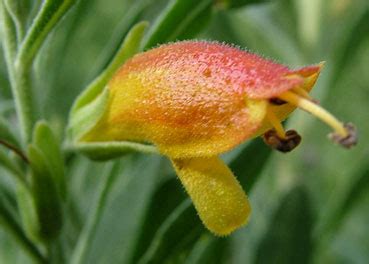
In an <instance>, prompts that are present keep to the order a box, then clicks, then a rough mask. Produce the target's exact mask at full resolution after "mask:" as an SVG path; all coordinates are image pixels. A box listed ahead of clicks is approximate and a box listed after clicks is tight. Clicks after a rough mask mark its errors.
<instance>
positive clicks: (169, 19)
mask: <svg viewBox="0 0 369 264" xmlns="http://www.w3.org/2000/svg"><path fill="white" fill-rule="evenodd" d="M212 3H213V1H212V0H172V1H170V2H169V4H168V6H167V7H166V8H165V9H164V10H163V12H162V13H161V15H160V16H159V17H158V18H157V20H156V22H155V24H153V26H152V27H151V28H150V31H149V32H148V34H147V36H146V37H145V41H144V44H143V49H144V50H146V49H149V48H151V47H153V46H155V45H157V44H161V43H164V42H167V41H173V40H176V39H177V38H179V36H180V35H181V34H182V33H185V32H187V34H188V30H189V29H190V27H192V28H191V29H196V28H193V26H194V25H196V24H199V23H204V21H203V17H204V14H205V13H207V12H208V11H206V10H209V9H211V7H212ZM204 12H205V13H204ZM209 12H210V11H209ZM197 28H201V26H200V25H197ZM185 34H186V33H185Z"/></svg>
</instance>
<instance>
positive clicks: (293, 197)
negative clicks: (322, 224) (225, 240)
mask: <svg viewBox="0 0 369 264" xmlns="http://www.w3.org/2000/svg"><path fill="white" fill-rule="evenodd" d="M312 222H313V213H312V209H311V205H310V201H309V197H308V195H307V193H306V190H305V189H304V188H303V187H296V188H294V189H292V190H291V191H290V192H289V193H287V195H286V196H285V197H284V199H283V200H282V201H281V203H280V205H279V208H278V209H277V211H276V212H275V214H274V216H273V218H272V220H271V221H270V226H269V229H268V230H267V232H266V234H265V235H264V238H263V239H262V241H261V243H260V244H259V247H258V250H257V252H256V260H255V263H276V264H277V263H283V264H288V263H291V264H292V263H310V261H311V256H312V249H313V243H312V228H313V223H312Z"/></svg>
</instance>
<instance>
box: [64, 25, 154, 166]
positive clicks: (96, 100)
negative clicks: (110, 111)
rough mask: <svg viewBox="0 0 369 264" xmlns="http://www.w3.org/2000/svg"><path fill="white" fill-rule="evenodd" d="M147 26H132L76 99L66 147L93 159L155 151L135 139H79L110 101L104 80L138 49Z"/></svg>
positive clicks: (99, 117) (96, 120) (98, 118)
mask: <svg viewBox="0 0 369 264" xmlns="http://www.w3.org/2000/svg"><path fill="white" fill-rule="evenodd" d="M147 26H148V23H147V22H140V23H137V24H136V25H135V26H133V27H132V29H131V30H130V31H129V33H128V34H127V36H126V37H125V39H124V41H123V43H122V45H121V46H120V48H119V50H118V51H117V53H116V55H115V56H114V58H113V59H112V61H111V63H110V64H109V65H108V67H107V68H106V69H105V70H104V71H103V72H102V73H101V74H100V75H99V76H98V77H97V78H96V79H95V80H94V81H93V82H92V83H91V84H90V85H89V86H88V87H87V88H86V90H85V91H84V92H82V94H81V95H80V96H79V97H78V98H77V99H76V101H75V103H74V105H73V107H72V110H71V114H70V116H69V125H68V129H67V136H68V141H67V148H70V149H74V150H78V151H80V152H82V153H83V154H85V155H86V156H87V157H89V158H90V159H93V160H109V159H112V158H116V157H119V156H122V155H124V154H126V153H128V152H132V151H139V152H147V153H153V152H155V153H156V152H157V150H156V148H155V147H153V146H151V145H146V144H141V143H137V142H129V141H119V142H83V141H82V140H81V139H82V138H83V136H84V135H86V134H87V133H88V132H89V131H90V130H91V129H92V128H93V127H94V126H95V125H96V124H97V122H98V121H99V120H100V119H101V118H102V116H103V115H104V113H105V110H106V107H107V106H108V103H109V89H108V88H107V83H108V82H109V80H110V79H111V78H112V77H113V75H114V74H115V72H116V71H117V70H118V69H119V67H120V66H121V65H122V64H123V63H124V62H125V61H126V60H127V59H129V58H130V57H132V56H133V55H135V54H136V53H137V52H139V51H140V45H141V41H142V38H143V34H144V31H145V29H146V28H147Z"/></svg>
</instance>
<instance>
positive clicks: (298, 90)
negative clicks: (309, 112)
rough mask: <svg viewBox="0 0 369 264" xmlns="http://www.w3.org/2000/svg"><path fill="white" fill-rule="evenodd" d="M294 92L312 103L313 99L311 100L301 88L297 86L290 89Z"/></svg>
mask: <svg viewBox="0 0 369 264" xmlns="http://www.w3.org/2000/svg"><path fill="white" fill-rule="evenodd" d="M292 90H293V91H294V92H296V93H297V94H298V95H301V96H302V97H304V98H306V99H308V100H310V101H312V100H313V98H311V96H310V94H309V93H308V92H307V91H306V90H305V89H304V88H302V87H300V86H297V87H295V88H293V89H292Z"/></svg>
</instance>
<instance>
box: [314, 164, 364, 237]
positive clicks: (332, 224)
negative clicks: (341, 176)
mask: <svg viewBox="0 0 369 264" xmlns="http://www.w3.org/2000/svg"><path fill="white" fill-rule="evenodd" d="M368 190H369V168H366V170H364V171H363V172H361V173H360V175H359V177H358V178H357V179H356V180H355V181H354V183H353V184H352V186H351V188H350V189H349V190H348V192H347V193H345V194H344V197H343V199H342V201H341V202H340V206H339V207H338V208H337V209H336V210H335V211H334V213H333V214H332V215H331V217H330V218H329V220H328V221H326V222H325V223H324V225H323V226H320V227H319V232H320V234H322V233H323V232H324V234H326V235H327V234H328V235H330V234H333V233H335V232H336V231H337V230H338V229H339V228H340V226H341V225H342V224H343V223H344V221H345V219H346V217H347V216H349V215H350V212H351V210H352V208H353V207H354V206H355V205H356V204H357V202H359V201H360V198H361V197H362V195H363V194H365V193H367V192H368Z"/></svg>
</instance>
